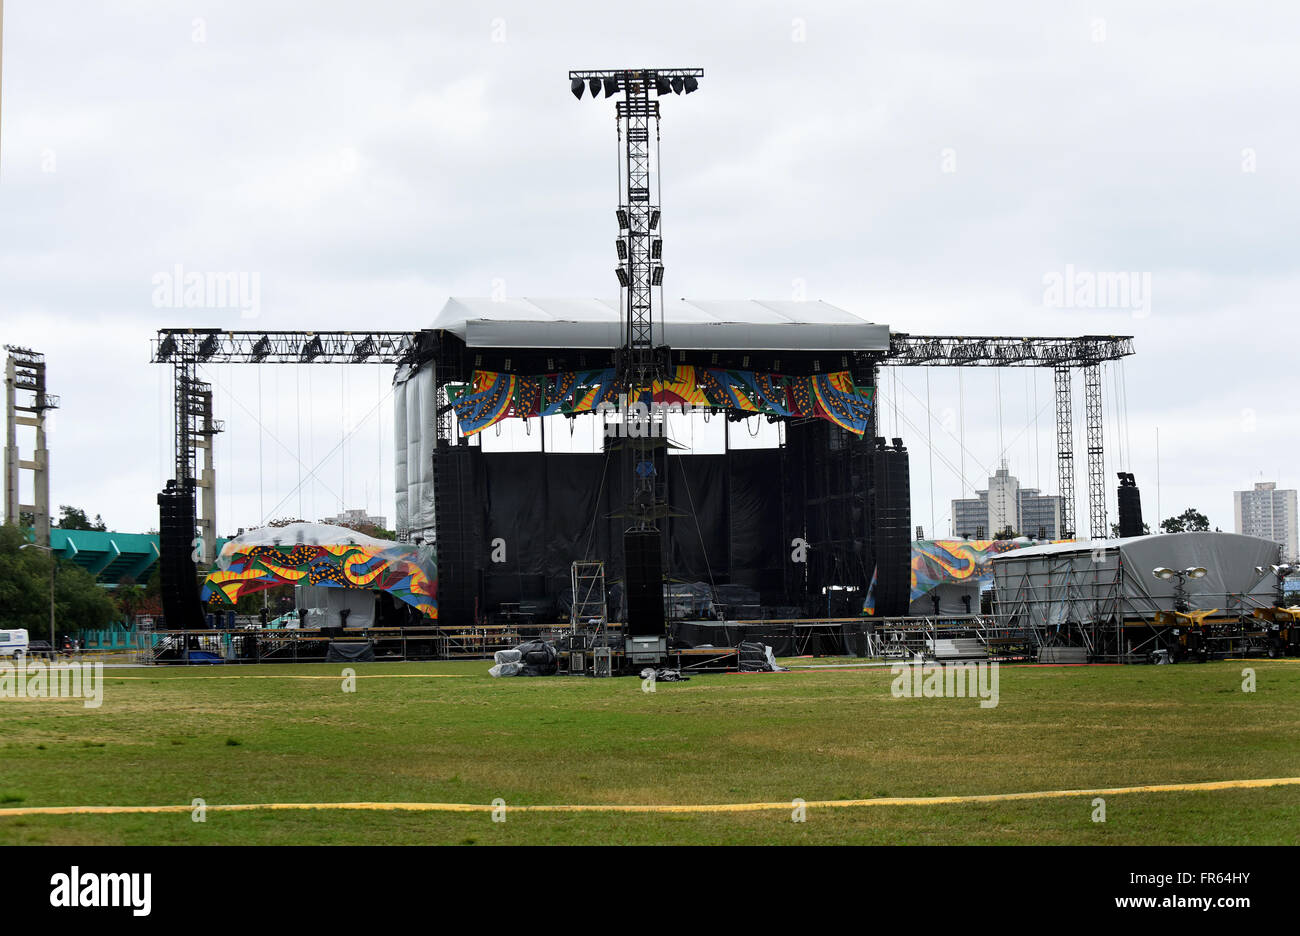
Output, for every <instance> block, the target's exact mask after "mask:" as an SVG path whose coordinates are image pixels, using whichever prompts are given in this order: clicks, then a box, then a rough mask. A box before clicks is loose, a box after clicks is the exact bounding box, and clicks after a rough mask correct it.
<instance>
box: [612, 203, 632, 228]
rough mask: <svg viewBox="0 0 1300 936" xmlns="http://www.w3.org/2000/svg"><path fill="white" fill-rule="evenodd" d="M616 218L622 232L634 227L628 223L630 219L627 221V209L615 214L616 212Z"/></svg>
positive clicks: (621, 209)
mask: <svg viewBox="0 0 1300 936" xmlns="http://www.w3.org/2000/svg"><path fill="white" fill-rule="evenodd" d="M614 217H616V218H618V229H619V230H620V231H626V230H627V229H628V228H630V227H631V226H632V225H631V224H630V223H629V222H628V219H627V209H626V208H620V209H618V210H617V211H615V212H614Z"/></svg>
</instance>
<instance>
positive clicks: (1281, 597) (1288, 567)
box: [1255, 562, 1300, 608]
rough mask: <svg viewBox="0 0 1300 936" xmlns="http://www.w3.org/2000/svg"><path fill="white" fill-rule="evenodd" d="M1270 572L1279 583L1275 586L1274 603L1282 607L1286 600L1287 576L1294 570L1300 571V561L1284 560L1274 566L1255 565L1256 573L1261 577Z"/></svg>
mask: <svg viewBox="0 0 1300 936" xmlns="http://www.w3.org/2000/svg"><path fill="white" fill-rule="evenodd" d="M1270 572H1271V573H1272V574H1273V577H1274V580H1275V581H1276V583H1277V584H1276V585H1275V586H1274V594H1273V603H1274V604H1276V605H1277V606H1278V607H1279V608H1280V607H1282V604H1283V602H1285V601H1286V577H1287V576H1288V575H1290V574H1291V573H1293V572H1300V563H1293V562H1284V563H1282V564H1281V565H1274V566H1255V574H1256V575H1258V576H1259V577H1260V578H1263V577H1264V576H1265V575H1268V574H1269V573H1270Z"/></svg>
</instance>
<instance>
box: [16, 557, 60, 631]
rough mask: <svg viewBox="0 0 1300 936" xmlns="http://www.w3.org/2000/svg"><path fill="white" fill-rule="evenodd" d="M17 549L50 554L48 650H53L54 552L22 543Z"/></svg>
mask: <svg viewBox="0 0 1300 936" xmlns="http://www.w3.org/2000/svg"><path fill="white" fill-rule="evenodd" d="M18 548H19V549H43V550H45V551H46V552H47V553H49V554H50V635H49V636H50V650H51V651H53V650H54V572H55V570H56V569H57V568H58V566H59V563H58V559H57V557H56V556H55V555H54V550H53V549H51V548H50V547H49V546H41V545H40V544H38V543H24V544H23V545H22V546H19V547H18Z"/></svg>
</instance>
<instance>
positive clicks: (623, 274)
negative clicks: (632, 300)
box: [614, 267, 628, 289]
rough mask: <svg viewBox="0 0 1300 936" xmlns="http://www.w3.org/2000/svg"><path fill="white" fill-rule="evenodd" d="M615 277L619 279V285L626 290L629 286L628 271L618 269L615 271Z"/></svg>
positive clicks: (621, 268)
mask: <svg viewBox="0 0 1300 936" xmlns="http://www.w3.org/2000/svg"><path fill="white" fill-rule="evenodd" d="M614 275H615V276H617V277H618V285H620V286H622V287H623V288H624V289H626V288H627V286H628V278H627V270H626V269H624V268H623V267H618V268H617V269H615V270H614Z"/></svg>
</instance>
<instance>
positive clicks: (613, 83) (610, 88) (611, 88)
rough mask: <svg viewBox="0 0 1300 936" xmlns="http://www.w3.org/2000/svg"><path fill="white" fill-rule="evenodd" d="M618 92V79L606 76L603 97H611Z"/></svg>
mask: <svg viewBox="0 0 1300 936" xmlns="http://www.w3.org/2000/svg"><path fill="white" fill-rule="evenodd" d="M616 94H618V79H617V78H614V77H612V76H611V77H608V78H606V79H605V97H613V96H614V95H616Z"/></svg>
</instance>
